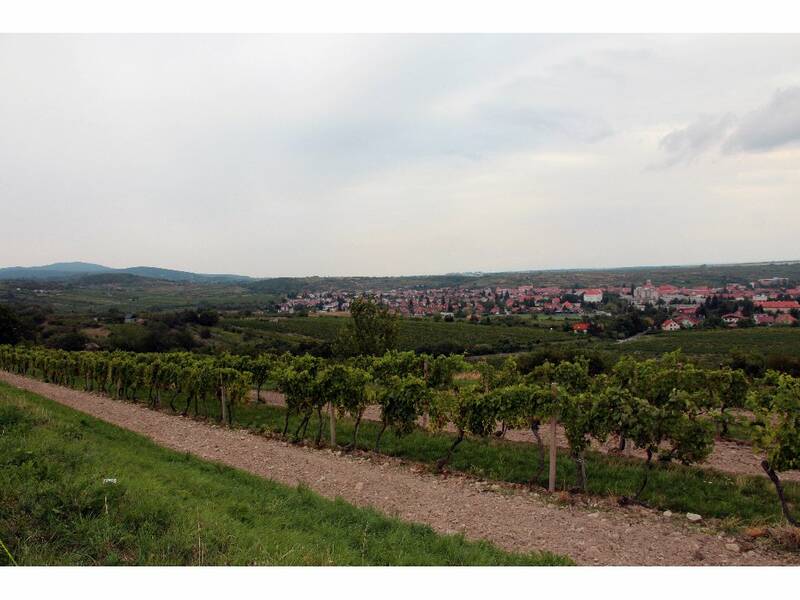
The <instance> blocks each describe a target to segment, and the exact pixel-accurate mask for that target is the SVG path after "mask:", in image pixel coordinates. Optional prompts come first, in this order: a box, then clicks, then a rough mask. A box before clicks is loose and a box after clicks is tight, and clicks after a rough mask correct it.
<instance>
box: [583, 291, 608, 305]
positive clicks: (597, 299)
mask: <svg viewBox="0 0 800 600" xmlns="http://www.w3.org/2000/svg"><path fill="white" fill-rule="evenodd" d="M583 301H584V302H591V303H593V304H600V303H601V302H602V301H603V290H600V289H590V290H583Z"/></svg>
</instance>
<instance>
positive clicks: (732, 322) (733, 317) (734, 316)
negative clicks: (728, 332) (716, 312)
mask: <svg viewBox="0 0 800 600" xmlns="http://www.w3.org/2000/svg"><path fill="white" fill-rule="evenodd" d="M743 318H744V315H742V313H738V312H735V313H728V314H727V315H722V320H723V322H724V323H725V325H727V326H728V327H735V326H736V325H738V324H739V321H741V320H742V319H743Z"/></svg>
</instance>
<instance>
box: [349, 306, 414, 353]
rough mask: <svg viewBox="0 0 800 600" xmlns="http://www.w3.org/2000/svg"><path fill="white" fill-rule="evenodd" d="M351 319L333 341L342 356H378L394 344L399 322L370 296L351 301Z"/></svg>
mask: <svg viewBox="0 0 800 600" xmlns="http://www.w3.org/2000/svg"><path fill="white" fill-rule="evenodd" d="M350 316H351V319H350V321H349V322H348V324H347V326H346V327H345V328H344V329H343V330H342V332H341V333H340V334H339V336H338V337H337V338H336V340H335V342H334V353H335V354H337V355H338V356H341V357H349V356H381V355H383V354H384V353H386V352H387V351H389V350H394V349H395V348H396V346H397V333H398V330H399V321H398V317H397V315H395V314H393V313H392V312H391V311H390V310H389V308H388V307H387V306H385V305H383V304H381V303H380V302H378V301H376V300H375V299H374V298H371V297H361V298H356V299H355V300H353V301H352V302H351V303H350Z"/></svg>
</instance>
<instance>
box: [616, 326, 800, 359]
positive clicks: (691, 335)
mask: <svg viewBox="0 0 800 600" xmlns="http://www.w3.org/2000/svg"><path fill="white" fill-rule="evenodd" d="M609 349H611V350H617V351H621V352H623V353H625V354H635V355H641V356H646V357H650V356H655V355H659V354H663V353H665V352H672V351H673V350H678V349H681V350H682V351H683V352H684V353H685V354H687V355H690V356H696V357H700V358H701V359H705V360H717V359H720V358H724V357H727V356H729V355H730V354H731V352H733V351H736V350H738V351H744V352H757V353H761V354H763V355H765V356H766V355H770V354H775V355H784V356H791V357H800V328H798V327H758V328H757V327H750V328H745V329H711V330H702V329H698V330H688V329H687V330H683V331H675V332H670V333H665V332H662V333H658V334H654V335H643V336H639V337H637V338H636V339H633V340H631V341H629V342H623V343H621V344H614V345H613V346H609Z"/></svg>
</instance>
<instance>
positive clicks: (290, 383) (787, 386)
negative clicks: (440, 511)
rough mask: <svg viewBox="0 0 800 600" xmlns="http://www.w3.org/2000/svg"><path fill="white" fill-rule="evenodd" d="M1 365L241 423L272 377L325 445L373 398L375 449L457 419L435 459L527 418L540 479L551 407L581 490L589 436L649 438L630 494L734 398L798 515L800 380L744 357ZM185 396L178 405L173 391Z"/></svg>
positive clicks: (687, 450)
mask: <svg viewBox="0 0 800 600" xmlns="http://www.w3.org/2000/svg"><path fill="white" fill-rule="evenodd" d="M0 368H2V369H3V370H6V371H11V372H14V373H18V374H20V375H25V376H33V377H41V378H42V379H43V380H44V381H47V382H50V383H55V384H59V385H65V386H71V387H82V388H83V389H85V390H87V391H98V392H103V393H106V394H109V395H111V396H112V397H114V398H117V399H121V400H133V401H135V400H136V399H137V398H139V397H144V398H146V402H147V404H148V406H150V407H151V408H154V409H157V408H160V407H161V406H162V404H163V403H165V402H166V403H168V404H169V407H170V408H171V409H172V410H173V411H175V412H180V413H181V414H183V415H186V414H188V413H189V412H190V410H191V409H192V407H194V414H195V415H198V414H199V407H200V406H207V402H208V401H209V400H210V399H212V398H213V399H215V401H216V402H217V403H218V406H219V409H220V410H219V415H220V420H221V421H222V422H223V423H225V424H226V425H231V424H232V423H233V413H234V410H235V407H236V406H237V405H238V404H240V403H241V402H242V401H243V400H244V399H245V397H246V395H247V394H248V392H249V391H250V390H251V389H253V388H255V390H256V398H257V401H260V400H261V390H262V388H263V387H264V386H265V384H266V383H267V382H268V381H270V382H274V384H275V385H276V386H277V388H278V389H279V390H280V391H281V392H282V393H283V394H284V396H285V398H286V404H287V410H286V413H285V421H284V426H283V434H284V435H288V434H289V433H290V432H289V431H288V427H289V417H290V416H291V415H298V416H299V417H300V421H299V425H298V427H297V428H296V430H295V431H294V432H293V435H294V438H295V439H300V438H302V437H305V436H306V434H307V428H308V425H309V422H310V420H311V417H312V416H313V415H314V414H316V415H317V417H318V429H317V431H316V432H315V434H314V437H315V441H316V443H317V444H318V445H319V444H320V443H321V440H322V422H323V419H322V412H323V410H324V409H325V408H326V407H331V408H332V409H333V410H335V411H336V412H337V413H338V415H339V416H340V417H342V416H349V417H351V418H352V419H353V420H354V422H355V427H354V433H353V439H352V441H351V442H350V447H355V446H356V444H357V442H358V434H359V425H360V423H361V420H362V417H363V415H364V411H365V409H366V407H367V406H369V405H378V406H379V407H380V414H381V427H380V430H379V432H378V434H377V437H376V439H375V440H374V448H375V450H376V451H379V450H380V442H381V438H382V436H383V434H384V432H385V431H386V430H387V429H392V430H393V431H394V432H395V433H396V434H397V435H405V434H407V433H409V432H410V431H412V430H413V429H414V427H415V426H416V425H417V424H418V423H420V422H421V423H423V424H424V426H425V427H427V428H428V429H429V430H431V431H441V430H443V429H444V428H446V427H448V426H452V427H454V428H455V430H456V436H455V438H454V441H453V443H452V445H451V446H450V448H449V450H448V452H447V453H446V455H445V456H443V457H442V458H441V459H440V460H439V461H438V463H437V467H438V468H439V469H442V468H443V467H444V466H445V465H446V464H447V463H448V462H449V461H450V459H451V457H452V454H453V452H455V451H456V449H457V447H458V445H459V444H460V443H461V442H462V441H463V440H464V439H465V437H466V436H467V435H474V436H480V437H485V436H489V435H492V434H500V435H502V433H504V432H505V431H506V430H508V429H529V430H530V431H531V432H532V433H533V435H534V437H535V439H536V440H537V448H538V460H537V461H536V463H537V465H536V469H535V470H533V469H532V472H531V484H532V485H533V484H534V483H536V482H537V481H539V480H540V478H541V474H542V469H543V467H544V464H545V461H544V454H545V453H544V446H543V443H542V439H541V436H540V434H539V429H540V426H541V424H542V423H544V422H547V421H550V422H552V420H554V419H555V420H557V421H558V422H559V423H560V424H561V425H562V426H563V427H564V431H565V435H566V439H567V442H568V447H569V455H570V458H571V459H572V461H574V463H575V466H576V481H575V487H576V488H577V489H579V490H583V491H585V490H586V477H587V473H586V461H585V453H586V451H587V449H588V448H589V446H590V445H591V443H592V441H593V440H595V441H597V442H601V443H603V442H606V441H607V440H608V439H609V437H612V436H613V437H615V439H617V440H619V443H620V446H621V447H624V446H625V445H626V444H633V445H634V446H636V447H637V448H640V449H642V450H643V451H644V452H645V454H646V457H647V458H646V461H645V462H644V473H643V477H642V481H641V484H640V486H639V488H638V490H637V493H636V494H635V500H638V498H639V497H640V496H641V494H642V492H643V490H644V489H645V486H646V485H647V482H648V475H649V473H650V471H651V469H652V468H653V467H654V465H655V464H659V463H667V462H671V461H677V462H680V463H683V464H687V465H688V464H693V463H698V462H701V461H703V460H704V459H705V458H706V457H707V456H708V455H709V454H710V452H711V451H712V450H713V446H714V440H715V436H716V434H717V433H723V434H724V433H725V432H726V431H727V427H728V425H729V423H730V420H731V417H730V414H729V410H730V409H731V408H745V407H747V408H749V409H751V410H752V411H753V412H754V413H755V421H754V423H753V427H752V434H753V441H754V443H755V446H756V448H757V449H758V450H760V451H761V452H762V453H763V457H764V460H763V462H762V467H763V469H764V471H765V472H766V473H767V475H768V476H769V477H770V479H771V480H772V482H773V484H774V485H775V488H776V491H777V493H778V496H779V499H780V501H781V505H782V509H783V511H784V515H785V516H786V517H787V519H788V520H789V521H790V522H792V523H796V521H795V520H794V518H793V517H792V516H791V514H790V511H789V510H788V507H787V506H786V502H785V501H784V498H783V489H782V485H781V482H780V479H779V476H778V473H779V472H780V471H782V470H789V469H797V468H800V380H798V379H797V378H794V377H792V376H790V375H785V374H779V373H775V372H768V373H767V375H766V376H765V377H763V378H762V379H759V380H755V381H751V380H748V378H747V377H746V376H745V375H744V373H743V372H742V371H740V370H733V369H729V368H721V369H701V368H699V367H697V366H695V365H694V364H692V363H691V362H688V361H686V360H685V359H684V357H683V356H682V355H681V354H680V353H679V352H674V353H670V354H665V355H663V356H662V357H661V358H658V359H649V360H636V359H634V358H631V357H623V358H621V359H620V360H619V361H618V362H617V364H616V365H615V366H614V367H613V369H612V370H611V371H610V372H608V373H603V374H599V375H591V374H590V371H589V364H588V362H587V361H586V360H585V359H581V358H578V359H576V360H574V361H571V362H570V361H564V362H561V363H559V364H552V363H549V362H545V363H544V364H542V365H539V366H537V367H535V368H534V369H533V371H531V372H530V373H527V374H522V373H520V371H519V369H518V366H517V363H516V362H515V361H514V359H511V358H509V359H507V360H506V361H505V362H503V363H502V364H501V365H500V366H493V365H491V364H489V363H486V362H483V363H478V364H477V365H475V364H470V363H468V362H467V361H466V360H465V359H464V357H463V356H461V355H450V356H443V355H441V356H429V355H424V354H416V353H414V352H394V351H393V352H388V353H386V354H385V355H383V356H379V357H364V356H360V357H356V358H353V359H349V360H347V361H331V360H323V359H320V358H317V357H313V356H310V355H305V356H293V355H289V354H285V355H282V356H275V355H268V354H264V355H261V356H258V357H256V358H251V357H247V356H234V355H229V354H224V355H220V356H215V357H201V356H198V355H195V354H191V353H167V354H137V353H128V352H111V353H109V352H86V351H84V352H67V351H62V350H51V349H45V348H40V347H26V346H0ZM476 370H477V372H478V373H477V375H475V371H476ZM179 398H181V399H182V402H183V405H182V406H178V405H176V402H177V401H178V399H179ZM498 428H499V429H500V431H499V432H498V431H497V430H498Z"/></svg>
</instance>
